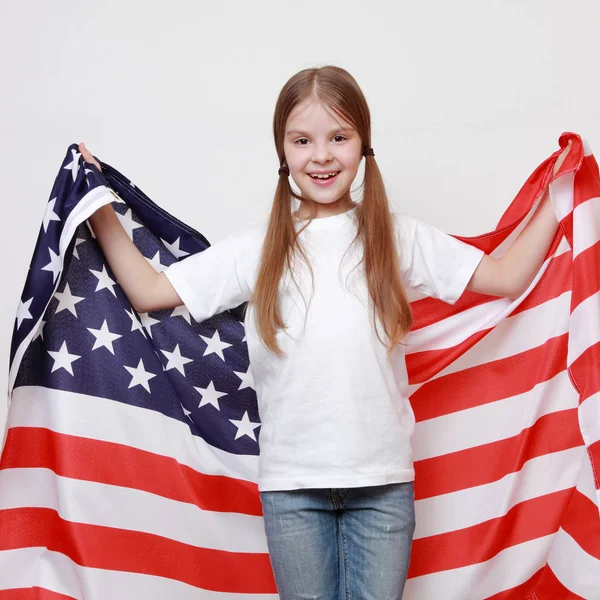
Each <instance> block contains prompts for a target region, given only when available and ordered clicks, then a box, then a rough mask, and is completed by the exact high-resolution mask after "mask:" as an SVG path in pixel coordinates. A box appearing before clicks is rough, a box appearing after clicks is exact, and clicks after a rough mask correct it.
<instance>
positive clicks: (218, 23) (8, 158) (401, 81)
mask: <svg viewBox="0 0 600 600" xmlns="http://www.w3.org/2000/svg"><path fill="white" fill-rule="evenodd" d="M599 24H600V3H599V2H598V1H597V0H571V1H570V2H568V3H567V2H558V1H557V0H545V1H542V0H539V1H538V0H519V1H517V0H503V1H500V0H497V1H495V2H490V1H484V0H455V1H454V2H447V1H444V0H432V1H430V2H414V1H412V2H399V1H387V2H382V1H376V0H371V1H370V2H366V1H365V0H361V1H355V0H344V1H340V0H328V1H323V2H310V1H306V0H302V1H299V0H295V1H293V2H287V1H285V0H262V1H261V0H255V1H254V2H248V1H239V0H238V1H232V0H230V1H228V2H204V1H192V0H187V1H183V0H170V1H169V2H154V1H148V0H144V1H140V0H135V1H133V0H123V1H121V2H110V3H109V2H102V1H99V0H97V1H94V2H81V1H72V2H67V1H64V0H63V1H59V0H54V1H53V2H45V1H42V0H38V1H23V2H9V1H8V0H2V2H1V3H0V65H1V73H0V75H1V89H2V93H1V94H0V128H1V129H0V132H1V139H0V161H1V165H2V208H3V218H2V219H1V220H0V227H1V238H0V240H1V244H2V248H1V251H2V263H1V264H2V273H1V275H2V281H3V289H4V293H3V294H2V296H1V297H0V303H1V304H0V364H1V365H2V369H1V370H0V384H1V385H2V386H3V389H5V388H6V385H7V374H8V353H9V345H10V337H11V335H12V329H13V324H14V318H15V314H16V307H17V304H18V301H19V298H20V294H21V291H22V288H23V284H24V281H25V276H26V274H27V269H28V266H29V261H30V259H31V253H32V251H33V247H34V244H35V241H36V238H37V235H38V232H39V228H40V224H41V219H42V216H43V214H44V209H45V204H46V202H47V201H48V199H49V194H50V190H51V187H52V183H53V181H54V178H55V177H56V175H57V172H58V169H59V167H60V165H61V161H62V160H63V158H64V156H65V152H66V150H67V147H68V145H69V144H71V143H79V142H81V141H84V142H85V143H86V145H87V146H88V148H89V149H90V150H91V152H92V153H93V154H94V155H95V156H97V157H99V158H100V159H101V160H103V161H105V162H107V163H109V164H111V165H113V166H114V167H116V168H117V170H119V171H121V172H122V173H123V174H124V175H125V176H126V177H129V178H131V179H132V180H133V181H134V182H135V183H136V184H137V185H138V186H139V187H140V188H141V189H142V190H143V191H145V192H146V193H147V194H148V195H149V196H150V197H151V198H152V199H153V200H154V201H155V202H157V203H158V204H159V205H161V206H162V207H163V208H165V209H166V210H168V211H169V212H171V213H172V214H174V215H175V216H177V217H179V218H180V219H182V220H183V221H185V222H187V223H188V224H190V225H192V226H193V227H195V228H196V229H198V230H199V231H201V232H202V233H203V234H204V235H206V237H207V238H208V239H209V241H211V242H215V241H217V240H219V239H220V238H222V237H224V236H225V235H226V234H227V233H229V232H230V231H232V230H233V229H234V228H237V227H241V226H243V225H244V224H246V223H247V222H249V221H252V220H255V219H257V218H262V217H263V216H265V217H266V216H267V214H268V211H269V208H270V204H271V202H272V197H273V192H274V190H275V185H276V182H277V168H278V163H277V158H276V154H275V150H274V144H273V140H272V116H273V109H274V106H275V101H276V98H277V95H278V93H279V90H280V89H281V87H282V86H283V84H284V83H285V81H286V80H287V79H288V78H289V77H291V76H292V75H293V74H294V73H295V72H297V71H299V70H300V69H303V68H306V67H312V66H321V65H324V64H335V65H338V66H341V67H344V68H345V69H347V70H349V71H350V72H351V73H352V74H353V75H354V77H355V78H356V79H357V81H358V82H359V84H360V86H361V87H362V89H363V91H364V93H365V95H366V97H367V100H368V102H369V105H370V108H371V113H372V119H373V147H374V148H375V153H376V158H377V161H378V163H379V165H380V168H381V169H382V172H383V174H384V178H385V181H386V184H387V188H388V193H389V196H390V199H391V201H392V203H393V204H394V208H397V209H400V210H401V211H402V212H406V213H409V214H412V215H414V216H416V217H418V218H421V219H424V220H426V221H429V222H430V223H432V224H433V225H436V226H438V227H440V228H442V229H444V230H445V231H448V232H449V233H458V234H463V235H475V234H478V233H483V232H485V231H488V230H490V229H493V228H494V226H495V224H496V222H497V221H498V219H499V218H500V216H501V214H502V212H503V211H504V210H505V209H506V208H507V206H508V204H509V203H510V201H511V200H512V199H513V197H514V196H515V194H516V193H517V192H518V190H519V188H520V187H521V185H522V183H523V182H524V181H525V179H526V178H527V176H528V175H529V173H530V172H531V171H532V170H533V169H534V168H535V167H536V166H537V165H538V164H539V163H540V162H541V161H542V160H543V159H545V158H546V157H547V156H548V155H549V154H551V153H552V152H553V151H554V150H556V149H557V147H558V146H557V139H558V136H559V135H560V133H562V132H563V131H575V132H577V133H580V134H581V135H582V136H583V137H585V138H586V139H587V140H588V142H589V144H590V146H591V147H592V150H594V149H596V151H597V152H599V153H600V150H598V149H599V148H600V121H599V119H598V112H599V108H600V93H599V92H600V64H599V61H598V58H599V57H600V53H599V49H600V48H599V46H600V45H599V44H598V41H597V40H598V33H599V31H598V29H599ZM357 183H359V181H357ZM4 411H5V405H4V403H3V402H0V430H1V429H2V423H3V421H4V415H3V412H4Z"/></svg>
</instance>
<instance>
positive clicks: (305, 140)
mask: <svg viewBox="0 0 600 600" xmlns="http://www.w3.org/2000/svg"><path fill="white" fill-rule="evenodd" d="M299 142H308V140H307V139H306V138H300V139H298V140H296V144H299ZM299 145H300V146H306V144H299Z"/></svg>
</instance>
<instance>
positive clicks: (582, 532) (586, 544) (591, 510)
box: [562, 490, 600, 584]
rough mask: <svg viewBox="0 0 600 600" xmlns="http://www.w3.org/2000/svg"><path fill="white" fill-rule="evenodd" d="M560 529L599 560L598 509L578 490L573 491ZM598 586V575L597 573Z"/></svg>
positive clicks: (599, 521) (599, 520)
mask: <svg viewBox="0 0 600 600" xmlns="http://www.w3.org/2000/svg"><path fill="white" fill-rule="evenodd" d="M562 528H563V529H564V530H565V531H566V532H567V533H568V534H569V535H570V536H571V537H572V538H573V539H574V540H575V541H576V542H577V544H578V545H579V546H580V547H581V548H582V549H583V551H584V552H586V553H587V554H590V555H591V556H593V557H594V558H596V559H598V560H600V519H599V518H598V507H597V506H596V505H595V504H594V503H593V502H592V501H591V500H590V499H589V498H588V497H587V496H586V495H584V494H582V493H581V492H580V491H579V490H575V493H574V494H573V498H572V499H571V504H570V506H569V509H568V510H567V513H566V514H565V518H564V520H563V522H562ZM598 577H599V584H600V573H598Z"/></svg>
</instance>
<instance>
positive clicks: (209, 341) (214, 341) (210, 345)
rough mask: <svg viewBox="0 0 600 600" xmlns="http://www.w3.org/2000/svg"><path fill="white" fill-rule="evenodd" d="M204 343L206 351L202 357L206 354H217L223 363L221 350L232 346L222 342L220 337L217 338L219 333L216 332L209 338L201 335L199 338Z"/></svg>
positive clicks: (223, 358)
mask: <svg viewBox="0 0 600 600" xmlns="http://www.w3.org/2000/svg"><path fill="white" fill-rule="evenodd" d="M200 337H201V338H202V339H203V340H204V341H205V342H206V350H205V351H204V354H203V355H202V356H207V355H208V354H213V353H214V354H217V355H218V356H219V357H220V358H221V360H222V361H225V357H224V356H223V350H224V349H225V348H229V347H230V346H231V345H232V344H228V343H227V342H222V341H221V337H220V336H219V331H218V330H216V331H215V334H214V335H213V336H212V337H211V338H209V337H205V336H203V335H201V336H200Z"/></svg>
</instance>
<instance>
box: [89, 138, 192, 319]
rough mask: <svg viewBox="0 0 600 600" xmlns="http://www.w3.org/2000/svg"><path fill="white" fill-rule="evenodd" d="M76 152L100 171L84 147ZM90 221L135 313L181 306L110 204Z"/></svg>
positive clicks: (161, 275) (168, 285)
mask: <svg viewBox="0 0 600 600" xmlns="http://www.w3.org/2000/svg"><path fill="white" fill-rule="evenodd" d="M79 150H80V152H81V153H82V155H83V159H84V160H85V161H86V162H89V163H94V164H95V165H96V166H97V167H98V169H100V170H102V169H101V168H100V165H99V164H98V162H97V161H96V160H95V159H94V157H93V156H92V155H91V154H90V153H89V152H88V150H87V149H86V147H85V145H84V144H80V145H79ZM89 222H90V225H91V226H92V229H93V230H94V235H95V236H96V240H97V241H98V243H99V244H100V247H101V248H102V252H103V253H104V256H105V257H106V260H107V262H108V264H109V265H110V268H111V269H112V271H113V273H114V274H115V276H116V278H117V281H118V283H119V285H120V286H121V288H122V289H123V291H124V292H125V295H126V296H127V298H128V299H129V301H130V302H131V305H132V306H133V308H134V309H135V310H136V311H137V312H149V311H152V310H160V309H162V308H174V307H176V306H179V305H180V304H183V301H182V300H181V298H180V297H179V295H178V294H177V292H176V291H175V289H174V288H173V286H172V285H171V282H170V281H169V280H168V279H167V277H166V276H165V275H164V274H163V273H157V272H156V271H155V270H154V268H153V267H152V265H150V264H149V263H148V261H147V260H146V259H145V258H144V256H143V254H142V253H141V252H140V251H139V250H138V249H137V248H136V246H135V244H134V243H133V242H132V241H131V239H129V236H128V235H127V233H126V231H125V229H123V226H122V225H121V223H120V221H119V219H118V218H117V215H116V213H115V211H114V209H113V207H112V206H111V205H110V204H108V205H106V206H103V207H102V208H100V209H99V210H97V211H96V212H95V213H94V214H93V215H92V216H91V217H90V218H89Z"/></svg>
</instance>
